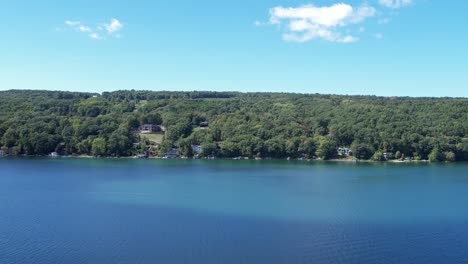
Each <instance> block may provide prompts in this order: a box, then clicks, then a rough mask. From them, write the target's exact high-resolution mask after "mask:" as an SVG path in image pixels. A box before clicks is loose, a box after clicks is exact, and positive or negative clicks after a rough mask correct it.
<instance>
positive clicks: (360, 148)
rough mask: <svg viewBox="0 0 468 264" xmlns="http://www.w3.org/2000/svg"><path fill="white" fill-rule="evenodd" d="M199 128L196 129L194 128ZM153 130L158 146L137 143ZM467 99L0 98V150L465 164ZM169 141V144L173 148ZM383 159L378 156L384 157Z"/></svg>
mask: <svg viewBox="0 0 468 264" xmlns="http://www.w3.org/2000/svg"><path fill="white" fill-rule="evenodd" d="M204 122H206V123H205V124H206V127H200V125H201V124H202V123H204ZM143 124H153V125H160V126H161V127H163V128H164V130H165V134H164V137H163V139H162V142H161V143H160V144H158V143H159V142H158V143H155V141H150V140H148V139H147V138H142V137H141V136H140V134H139V133H136V132H135V131H138V129H139V127H140V126H141V125H143ZM467 135H468V99H467V98H409V97H375V96H341V95H319V94H283V93H237V92H151V91H133V90H132V91H116V92H105V93H103V94H94V93H74V92H58V91H34V90H32V91H29V90H28V91H26V90H11V91H2V92H0V139H1V140H0V147H1V148H2V149H3V150H4V152H6V153H8V154H10V155H21V154H26V155H47V154H50V153H51V152H58V153H66V154H77V155H100V156H131V155H136V154H139V153H142V152H144V151H145V150H151V151H152V152H153V153H154V155H163V153H166V152H167V151H169V150H170V149H172V148H174V147H177V148H178V150H179V152H180V154H181V155H185V156H191V155H194V154H195V153H193V150H192V146H193V145H200V146H201V149H202V153H201V155H202V156H209V155H213V156H219V157H238V156H245V157H271V158H285V157H291V158H298V157H306V158H312V157H315V156H318V157H321V158H323V159H331V158H337V157H338V152H337V149H338V148H340V147H342V148H349V149H351V150H352V152H353V155H354V156H356V157H358V158H361V159H374V160H382V159H388V158H403V157H412V158H414V159H431V160H433V161H445V160H447V161H467V160H468V136H467ZM174 143H175V145H174ZM384 153H385V155H384Z"/></svg>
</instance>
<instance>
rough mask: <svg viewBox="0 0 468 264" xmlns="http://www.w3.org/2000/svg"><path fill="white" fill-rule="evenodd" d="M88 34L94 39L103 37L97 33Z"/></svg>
mask: <svg viewBox="0 0 468 264" xmlns="http://www.w3.org/2000/svg"><path fill="white" fill-rule="evenodd" d="M88 36H89V37H90V38H92V39H101V37H100V36H99V34H97V33H91V34H89V35H88Z"/></svg>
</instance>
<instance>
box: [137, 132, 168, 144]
mask: <svg viewBox="0 0 468 264" xmlns="http://www.w3.org/2000/svg"><path fill="white" fill-rule="evenodd" d="M139 135H140V137H141V139H145V138H146V139H148V140H149V141H151V142H153V143H156V144H161V142H162V140H163V137H164V135H163V134H141V133H140V134H139Z"/></svg>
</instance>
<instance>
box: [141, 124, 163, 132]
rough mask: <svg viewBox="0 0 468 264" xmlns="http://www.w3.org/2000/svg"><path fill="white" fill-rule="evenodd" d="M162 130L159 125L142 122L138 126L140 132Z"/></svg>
mask: <svg viewBox="0 0 468 264" xmlns="http://www.w3.org/2000/svg"><path fill="white" fill-rule="evenodd" d="M162 131H163V130H162V127H161V126H160V125H153V124H144V125H142V126H141V127H140V133H142V134H152V133H161V132H162Z"/></svg>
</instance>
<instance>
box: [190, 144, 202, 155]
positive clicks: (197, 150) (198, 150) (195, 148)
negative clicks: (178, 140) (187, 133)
mask: <svg viewBox="0 0 468 264" xmlns="http://www.w3.org/2000/svg"><path fill="white" fill-rule="evenodd" d="M192 152H193V153H196V154H200V153H202V152H203V148H202V146H200V145H192Z"/></svg>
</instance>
